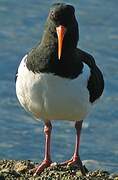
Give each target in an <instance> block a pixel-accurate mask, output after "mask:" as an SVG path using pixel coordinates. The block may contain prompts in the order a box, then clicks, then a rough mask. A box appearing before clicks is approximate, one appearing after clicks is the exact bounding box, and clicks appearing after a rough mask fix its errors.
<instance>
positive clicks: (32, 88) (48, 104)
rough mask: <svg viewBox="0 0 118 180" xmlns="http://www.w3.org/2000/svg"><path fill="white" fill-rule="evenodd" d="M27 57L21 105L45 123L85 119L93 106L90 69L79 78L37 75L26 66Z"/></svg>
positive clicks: (20, 78) (19, 88)
mask: <svg viewBox="0 0 118 180" xmlns="http://www.w3.org/2000/svg"><path fill="white" fill-rule="evenodd" d="M26 60H27V55H26V56H25V57H24V58H23V59H22V61H21V63H20V66H19V69H18V77H17V81H16V94H17V97H18V99H19V101H20V103H21V105H22V106H23V107H24V108H25V109H26V110H28V111H29V112H31V113H32V114H33V115H34V116H35V117H36V118H41V119H44V120H58V119H59V120H78V121H79V120H83V119H84V118H85V117H86V115H87V114H88V112H89V110H90V108H91V103H90V102H89V92H88V89H87V81H88V78H89V76H90V70H89V67H88V66H87V65H85V64H84V68H83V72H82V74H80V75H79V76H78V77H77V78H75V79H68V78H63V77H59V76H57V75H54V74H51V73H33V72H32V71H29V70H28V69H27V67H26Z"/></svg>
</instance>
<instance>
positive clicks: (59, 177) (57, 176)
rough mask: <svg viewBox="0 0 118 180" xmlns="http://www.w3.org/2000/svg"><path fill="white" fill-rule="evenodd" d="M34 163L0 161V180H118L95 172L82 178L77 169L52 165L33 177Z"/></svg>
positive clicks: (106, 173) (104, 172) (101, 172)
mask: <svg viewBox="0 0 118 180" xmlns="http://www.w3.org/2000/svg"><path fill="white" fill-rule="evenodd" d="M35 166H36V163H34V162H32V161H30V160H24V161H15V160H0V180H118V174H117V175H115V174H114V175H113V174H109V172H106V171H102V170H96V171H93V172H89V173H88V174H87V175H86V177H84V176H82V174H81V172H80V171H79V170H78V168H77V167H66V166H60V165H59V164H53V165H52V166H51V167H49V168H47V169H45V170H44V172H42V173H41V174H40V175H37V176H35V177H33V174H32V169H33V168H34V167H35Z"/></svg>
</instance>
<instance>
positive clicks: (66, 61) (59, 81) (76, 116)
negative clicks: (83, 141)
mask: <svg viewBox="0 0 118 180" xmlns="http://www.w3.org/2000/svg"><path fill="white" fill-rule="evenodd" d="M78 40H79V29H78V23H77V20H76V17H75V9H74V7H73V6H72V5H68V4H65V3H56V4H53V5H52V7H51V9H50V11H49V15H48V18H47V22H46V27H45V30H44V33H43V36H42V39H41V42H40V43H39V44H37V46H36V47H35V48H33V49H32V50H31V51H30V52H29V53H28V54H26V55H25V56H24V57H23V59H22V61H21V63H20V65H19V68H18V72H17V77H16V94H17V97H18V100H19V101H20V104H21V106H23V107H24V108H25V109H26V110H27V111H29V112H31V113H32V114H33V116H34V117H35V118H36V119H39V118H41V119H43V120H44V123H45V126H44V133H45V157H44V160H43V162H42V163H41V164H40V165H39V166H38V167H37V169H36V171H35V174H37V173H41V172H42V171H43V170H44V168H46V167H48V166H50V165H51V163H52V160H51V155H50V139H51V129H52V125H51V120H60V121H61V120H68V121H75V128H76V144H75V151H74V154H73V156H72V158H71V159H70V160H68V161H66V162H64V163H62V164H63V165H66V164H69V165H74V164H76V165H78V166H79V168H80V170H81V172H82V173H83V174H84V175H85V173H86V172H85V169H84V168H83V165H82V161H81V160H80V156H79V143H80V133H81V127H82V122H83V120H84V119H85V117H86V116H87V114H88V113H89V111H90V109H91V107H92V106H93V104H94V102H95V101H96V100H98V99H99V98H100V96H101V95H102V92H103V89H104V80H103V75H102V73H101V71H100V70H99V68H98V66H97V65H96V63H95V60H94V58H93V57H92V56H91V55H90V54H88V53H86V52H84V51H83V50H81V49H79V48H77V43H78Z"/></svg>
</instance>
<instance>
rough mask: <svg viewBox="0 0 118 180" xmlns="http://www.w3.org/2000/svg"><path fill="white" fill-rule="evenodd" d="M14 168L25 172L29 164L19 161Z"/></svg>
mask: <svg viewBox="0 0 118 180" xmlns="http://www.w3.org/2000/svg"><path fill="white" fill-rule="evenodd" d="M14 170H15V171H17V172H22V173H24V172H26V170H27V166H26V165H24V164H22V163H21V162H18V163H17V164H15V166H14Z"/></svg>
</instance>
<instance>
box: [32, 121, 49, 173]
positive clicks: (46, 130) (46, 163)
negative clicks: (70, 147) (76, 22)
mask: <svg viewBox="0 0 118 180" xmlns="http://www.w3.org/2000/svg"><path fill="white" fill-rule="evenodd" d="M51 130H52V125H51V122H50V121H47V122H46V123H45V126H44V133H45V157H44V160H43V162H42V163H41V164H40V165H39V166H38V167H37V168H36V171H35V173H34V176H35V175H36V174H40V173H41V172H42V171H43V170H44V169H45V168H47V167H49V166H50V164H51V163H52V161H51V157H50V140H51Z"/></svg>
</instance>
